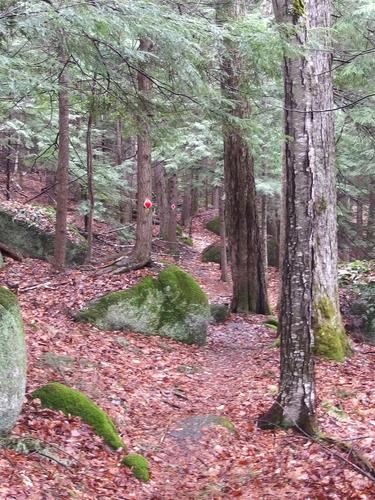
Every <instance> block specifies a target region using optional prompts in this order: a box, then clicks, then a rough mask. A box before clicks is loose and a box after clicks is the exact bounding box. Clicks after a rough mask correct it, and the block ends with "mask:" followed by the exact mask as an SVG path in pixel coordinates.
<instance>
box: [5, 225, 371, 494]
mask: <svg viewBox="0 0 375 500" xmlns="http://www.w3.org/2000/svg"><path fill="white" fill-rule="evenodd" d="M205 217H206V218H207V217H208V215H205ZM214 238H215V237H214V236H212V235H210V233H209V232H207V231H206V230H205V229H203V228H202V217H197V218H196V219H195V221H194V242H195V248H194V249H193V250H189V251H187V252H186V253H184V254H183V256H182V258H181V259H180V261H179V262H178V264H179V265H181V266H182V267H184V268H185V269H186V270H188V271H189V272H191V273H192V274H194V275H195V277H196V278H197V280H198V281H199V282H200V283H201V285H202V286H203V288H204V289H205V291H206V292H207V293H208V294H209V296H210V298H211V300H213V301H218V302H227V301H228V300H229V297H230V283H229V284H223V283H221V282H220V281H219V276H220V273H219V270H218V266H217V265H216V264H202V263H201V262H200V252H199V251H197V248H198V247H199V249H201V247H203V246H204V245H205V244H206V243H207V244H209V243H211V242H212V241H213V239H214ZM111 248H112V247H111ZM109 252H112V250H110V248H109V247H105V243H103V242H100V246H98V242H97V243H96V248H95V256H96V258H97V259H98V260H100V259H102V260H101V262H103V256H107V257H108V254H109ZM156 260H158V261H160V262H161V261H163V262H165V261H166V260H167V259H166V257H165V256H163V257H160V258H157V259H156ZM172 260H173V259H171V261H172ZM157 272H158V268H157V267H156V268H152V267H151V268H146V269H143V270H140V271H136V272H132V273H128V274H125V275H119V276H109V275H102V276H95V273H94V271H93V270H92V269H91V270H90V269H88V270H83V269H81V270H79V269H76V270H67V271H66V272H65V273H64V274H62V275H59V274H55V273H53V271H52V270H51V267H50V266H49V265H48V264H46V263H43V262H38V261H35V260H33V261H32V260H25V261H24V262H23V263H14V262H10V261H8V265H7V267H6V268H5V270H4V271H3V272H2V274H1V278H2V283H5V284H8V285H10V286H11V287H12V288H13V289H14V290H17V288H18V289H21V290H22V289H23V290H24V291H21V292H20V293H19V294H18V295H19V299H20V302H21V305H22V310H23V316H24V323H25V330H26V335H27V343H28V352H29V373H28V391H27V392H28V394H30V393H31V392H32V391H33V390H34V389H35V388H36V387H38V386H40V385H42V384H45V383H46V382H49V381H52V380H57V381H60V382H63V383H65V384H67V385H69V386H72V387H75V388H77V389H79V390H81V391H83V392H84V393H85V394H87V395H88V396H89V397H91V398H92V399H94V400H95V401H96V402H97V403H98V404H99V405H100V406H101V407H102V408H103V409H105V410H106V411H107V412H108V413H109V415H110V416H111V417H112V419H113V420H114V422H115V423H116V426H117V428H118V429H119V432H120V434H121V435H122V437H123V439H124V442H125V443H126V444H127V446H128V448H129V450H131V451H135V452H139V453H142V454H143V455H144V456H145V457H147V459H148V460H149V462H150V468H151V473H152V479H151V481H150V483H148V484H142V483H140V482H139V481H137V480H136V479H135V478H134V477H133V476H132V474H131V473H130V471H129V470H127V469H125V468H124V467H122V466H121V465H120V460H121V458H122V456H123V454H122V453H121V452H112V451H110V450H109V449H108V448H107V447H106V446H105V445H104V444H103V442H102V440H101V439H99V438H98V437H97V436H95V435H94V434H93V433H92V431H91V429H90V428H89V427H88V426H87V425H85V424H83V423H82V422H81V421H80V420H79V419H78V418H73V417H66V416H65V415H63V414H61V413H58V412H55V411H51V410H46V409H43V408H42V407H41V406H40V403H39V402H38V401H37V400H36V401H31V400H30V398H28V400H27V403H26V404H25V406H24V408H23V412H22V415H21V418H20V420H19V422H18V424H17V426H16V428H15V429H14V434H15V435H32V436H33V437H35V438H38V439H41V440H44V441H45V442H47V443H50V444H53V445H55V446H57V447H58V449H59V450H61V452H62V453H66V454H68V455H69V456H71V457H74V459H75V460H76V461H77V463H76V465H73V466H71V467H69V468H65V467H62V466H60V465H58V464H56V463H53V462H50V461H48V460H46V459H45V458H42V457H40V456H38V455H36V454H32V455H29V456H25V455H21V454H17V453H15V452H12V451H9V450H2V451H1V452H0V476H1V481H0V498H4V499H13V498H14V499H17V500H19V499H22V498H27V499H35V500H37V499H38V500H39V499H41V498H56V499H65V498H79V499H92V498H103V499H132V498H134V499H150V500H151V499H154V500H156V499H163V500H168V499H175V498H179V499H216V498H243V499H263V498H264V499H268V498H276V497H277V498H293V499H307V498H313V499H318V498H322V499H323V498H363V499H366V498H368V499H370V498H374V495H375V492H374V489H372V484H371V483H370V481H369V480H367V479H366V478H364V477H362V476H361V475H359V474H358V473H356V472H355V471H354V470H352V469H351V468H349V467H347V465H346V464H345V463H343V462H342V461H340V460H339V459H337V457H334V456H332V455H331V454H330V453H329V451H327V450H325V449H324V448H322V447H321V446H319V445H318V444H315V443H311V442H309V441H306V440H305V439H304V438H303V437H301V436H297V435H295V434H294V433H292V432H283V431H280V432H277V433H272V432H262V431H259V430H258V429H257V428H256V426H255V420H256V418H257V416H258V415H259V414H260V413H262V412H263V411H264V410H265V409H266V408H268V407H269V406H270V404H271V402H272V401H273V398H274V387H275V386H277V383H278V361H279V353H278V350H277V349H276V348H273V347H272V342H273V340H274V332H273V331H272V330H269V329H267V328H266V327H265V326H264V325H263V322H264V318H263V317H261V316H255V315H254V316H248V317H245V316H240V315H232V316H231V318H230V319H229V320H228V321H227V322H226V323H224V324H221V325H215V326H210V332H209V341H208V344H207V346H205V347H200V348H198V347H194V346H186V345H182V344H177V343H175V342H173V341H171V340H168V339H161V338H157V337H143V336H141V335H137V334H134V333H128V332H102V331H99V330H98V329H96V328H93V327H90V326H89V325H84V324H77V323H74V322H73V321H72V319H71V317H70V313H71V311H72V310H76V309H78V308H80V307H81V306H82V305H83V304H85V303H86V302H87V301H88V300H91V299H93V298H96V297H98V296H100V295H102V294H104V293H105V292H107V291H110V290H119V289H122V288H124V287H128V286H131V285H132V284H134V283H136V282H137V281H138V280H139V279H140V278H141V277H142V276H144V275H146V274H156V273H157ZM275 278H276V272H275V271H274V270H271V272H270V281H271V289H272V290H273V294H272V301H273V303H274V304H275V299H276V290H277V283H276V280H275ZM42 283H48V286H47V287H43V286H41V287H39V288H33V289H29V290H26V288H27V287H32V286H34V285H38V284H42ZM355 349H356V352H355V355H354V356H353V357H352V358H350V359H349V360H347V361H346V362H345V363H344V364H341V365H340V364H336V363H328V362H325V361H322V360H318V362H317V376H318V408H319V422H320V426H321V429H322V430H323V431H324V432H326V433H328V434H331V435H334V436H337V437H340V438H341V439H347V440H348V441H349V442H350V440H353V439H354V441H353V443H356V444H357V445H358V447H359V448H360V449H361V450H362V452H363V453H364V454H366V455H367V456H368V458H369V459H373V460H374V459H375V456H374V449H375V439H374V427H375V415H374V414H373V402H374V388H373V386H372V381H373V373H374V356H373V355H371V354H364V352H365V351H366V350H368V348H366V347H363V346H361V345H359V344H358V345H356V346H355ZM325 403H327V404H325ZM328 404H329V405H331V406H329V405H328ZM327 408H328V409H329V408H337V409H338V410H341V411H342V412H343V413H342V414H345V415H346V416H347V418H346V419H340V418H338V415H340V412H336V413H335V411H330V412H329V411H328V410H327ZM342 414H341V415H342ZM207 415H210V416H225V417H227V418H229V419H230V420H231V421H232V422H233V424H234V425H235V429H236V432H230V431H229V430H228V429H226V428H225V427H222V426H211V425H208V426H206V427H205V426H203V427H202V429H200V432H199V433H193V434H190V435H189V432H190V430H189V429H188V430H187V431H186V432H185V433H184V432H181V430H180V429H183V428H184V426H186V425H187V424H186V422H190V421H189V420H186V419H190V418H191V417H194V416H195V417H196V416H202V420H204V419H203V416H207Z"/></svg>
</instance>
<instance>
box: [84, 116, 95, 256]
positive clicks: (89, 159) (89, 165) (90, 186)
mask: <svg viewBox="0 0 375 500" xmlns="http://www.w3.org/2000/svg"><path fill="white" fill-rule="evenodd" d="M92 125H93V110H92V109H90V111H89V116H88V120H87V131H86V171H87V201H88V210H87V219H86V221H87V222H86V231H87V253H86V258H85V261H86V263H89V262H90V261H91V257H92V240H93V221H94V205H95V196H94V173H93V154H92V142H91V132H92Z"/></svg>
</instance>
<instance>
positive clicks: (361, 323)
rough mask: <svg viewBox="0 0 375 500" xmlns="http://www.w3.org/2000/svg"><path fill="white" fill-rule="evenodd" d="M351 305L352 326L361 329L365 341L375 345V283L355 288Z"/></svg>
mask: <svg viewBox="0 0 375 500" xmlns="http://www.w3.org/2000/svg"><path fill="white" fill-rule="evenodd" d="M354 290H355V298H354V300H353V301H352V303H351V305H350V309H349V312H350V315H351V325H350V326H354V329H359V331H360V332H361V334H362V337H363V340H366V341H367V342H369V343H372V344H375V283H369V284H361V285H358V286H356V287H355V289H354Z"/></svg>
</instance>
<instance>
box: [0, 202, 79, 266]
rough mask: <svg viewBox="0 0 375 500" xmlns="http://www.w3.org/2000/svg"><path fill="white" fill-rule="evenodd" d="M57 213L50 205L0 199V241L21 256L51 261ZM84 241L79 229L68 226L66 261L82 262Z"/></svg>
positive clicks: (68, 263) (69, 262)
mask: <svg viewBox="0 0 375 500" xmlns="http://www.w3.org/2000/svg"><path fill="white" fill-rule="evenodd" d="M55 220H56V213H55V210H54V209H53V208H49V207H41V206H31V205H22V204H21V203H16V202H4V201H3V202H0V241H1V242H3V243H4V244H6V245H9V244H10V242H11V244H10V246H11V247H12V248H13V249H14V250H16V251H17V252H19V253H20V254H22V255H23V256H24V257H31V258H35V259H41V260H47V261H52V260H53V255H54V244H55V235H54V226H55ZM86 251H87V244H86V241H85V239H84V238H83V237H82V236H81V235H80V234H79V232H78V230H77V229H76V228H75V227H74V226H72V225H69V227H68V234H67V247H66V264H67V265H72V264H82V263H83V262H84V259H85V255H86Z"/></svg>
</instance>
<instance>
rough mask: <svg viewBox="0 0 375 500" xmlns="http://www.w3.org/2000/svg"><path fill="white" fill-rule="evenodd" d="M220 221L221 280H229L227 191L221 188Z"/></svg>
mask: <svg viewBox="0 0 375 500" xmlns="http://www.w3.org/2000/svg"><path fill="white" fill-rule="evenodd" d="M219 221H220V265H221V275H220V279H221V281H224V282H225V281H228V258H227V235H226V227H225V191H224V189H223V188H219Z"/></svg>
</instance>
